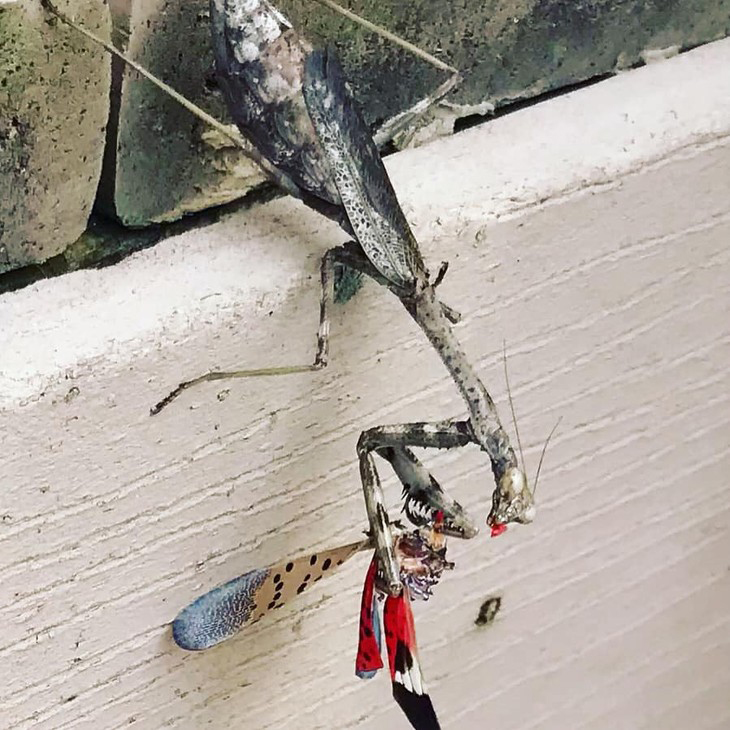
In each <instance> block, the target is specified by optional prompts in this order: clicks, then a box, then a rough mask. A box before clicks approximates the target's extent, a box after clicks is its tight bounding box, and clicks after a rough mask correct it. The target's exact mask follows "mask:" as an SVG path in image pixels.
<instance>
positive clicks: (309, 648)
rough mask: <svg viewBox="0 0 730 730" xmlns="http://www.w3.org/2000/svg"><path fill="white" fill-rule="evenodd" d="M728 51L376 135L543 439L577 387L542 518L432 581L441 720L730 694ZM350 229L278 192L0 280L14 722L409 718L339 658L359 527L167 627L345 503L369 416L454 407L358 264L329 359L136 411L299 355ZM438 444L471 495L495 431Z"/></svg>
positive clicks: (487, 375) (623, 718)
mask: <svg viewBox="0 0 730 730" xmlns="http://www.w3.org/2000/svg"><path fill="white" fill-rule="evenodd" d="M728 82H730V42H729V41H721V42H718V43H715V44H712V45H710V46H706V47H703V48H700V49H697V50H695V51H692V52H690V53H687V54H684V55H682V56H680V57H677V58H675V59H672V60H669V61H666V62H663V63H661V64H657V65H653V66H650V67H647V68H645V69H641V70H638V71H635V72H630V73H627V74H624V75H622V76H619V77H617V78H614V79H611V80H609V81H606V82H603V83H601V84H598V85H596V86H593V87H591V88H588V89H584V90H582V91H579V92H575V93H572V94H570V95H567V96H564V97H560V98H557V99H553V100H551V101H548V102H545V103H544V104H540V105H538V106H535V107H532V108H529V109H526V110H523V111H521V112H518V113H515V114H512V115H509V116H507V117H503V118H500V119H498V120H495V121H494V122H492V123H489V124H486V125H483V126H481V127H479V128H475V129H473V130H470V131H468V132H465V133H462V134H460V135H458V136H456V137H454V138H452V139H448V140H445V141H442V142H439V143H438V144H434V145H431V146H428V147H425V148H421V149H419V150H415V151H411V152H407V153H402V154H400V155H397V156H395V157H394V158H392V159H389V161H388V164H389V168H390V169H391V171H392V173H393V176H394V181H395V185H396V188H397V189H398V190H399V192H400V193H401V195H402V199H403V203H404V206H405V209H406V211H407V214H408V215H409V218H410V219H411V220H412V221H413V223H414V227H415V229H416V232H417V235H418V238H419V240H420V241H421V243H422V246H423V250H424V253H425V255H426V257H427V259H428V261H429V263H430V265H431V268H432V269H436V268H437V267H438V264H439V262H440V261H441V260H442V259H448V260H449V261H450V262H451V268H450V270H449V273H448V275H447V278H446V280H445V282H444V284H443V285H442V286H443V288H442V296H443V298H444V300H445V301H446V302H448V303H449V304H451V305H452V306H454V307H456V308H457V309H459V310H460V311H461V312H462V313H463V315H464V320H463V322H462V324H460V325H459V333H460V336H461V337H462V338H463V341H464V344H465V347H466V349H467V352H468V353H469V355H470V356H471V357H472V358H473V359H474V360H475V362H476V363H477V364H478V367H479V370H480V372H481V373H482V374H483V376H484V379H485V382H486V383H487V384H488V386H489V387H490V389H491V390H492V392H493V394H494V396H495V398H496V399H497V401H498V405H499V407H500V409H501V412H502V415H503V418H504V419H507V417H508V409H507V404H506V398H505V389H504V383H503V375H502V363H501V350H502V341H503V339H506V341H507V346H508V352H509V367H510V373H511V380H512V386H513V396H514V399H515V404H516V408H517V412H518V414H519V418H520V429H521V433H522V437H523V439H524V441H525V446H526V447H527V449H526V450H527V454H526V456H527V459H528V465H529V468H530V470H533V469H534V467H535V465H536V461H537V455H538V453H539V449H540V447H541V444H542V441H543V440H544V438H545V436H546V434H547V433H548V431H549V430H550V428H551V427H552V425H553V424H554V422H555V420H556V419H557V418H558V417H559V416H562V418H563V421H562V424H561V426H560V430H559V432H558V434H557V435H556V437H555V439H554V442H553V443H552V445H551V448H550V451H549V453H548V457H547V461H546V465H545V469H544V475H543V478H542V483H541V486H540V490H539V493H538V502H539V513H538V518H537V520H536V522H535V523H534V524H533V525H531V526H529V527H523V528H512V529H510V530H509V531H508V533H507V534H506V535H504V536H503V537H501V538H500V539H499V540H489V539H488V537H487V536H486V534H482V535H480V536H479V538H477V539H475V540H473V541H471V542H469V543H462V544H458V543H457V542H456V541H452V542H451V545H450V551H451V555H452V557H453V559H454V560H456V562H457V568H456V570H455V571H454V573H453V574H452V575H449V576H448V577H447V578H446V580H444V582H443V583H442V584H441V585H440V586H439V588H438V590H437V593H436V595H435V597H434V598H433V600H432V601H431V602H429V604H426V605H419V606H417V611H416V621H417V626H418V631H419V643H420V647H421V655H422V660H423V663H424V669H425V672H426V676H427V679H428V683H429V686H430V689H431V694H432V696H433V699H434V702H435V704H436V706H437V708H438V711H439V714H440V716H441V718H442V723H443V726H444V728H446V729H449V728H457V727H459V728H461V729H462V730H467V729H469V730H472V729H473V730H480V729H481V728H486V727H499V728H500V730H517V729H518V728H519V730H564V729H565V728H571V730H572V729H578V728H582V729H585V730H604V729H609V728H610V729H612V730H613V729H614V728H630V729H634V728H636V729H639V728H642V729H643V728H646V729H647V730H649V729H652V728H662V730H672V729H674V728H677V729H679V728H682V730H684V729H685V728H686V727H688V726H691V727H692V728H703V729H704V728H706V729H709V728H725V727H728V724H729V723H730V718H729V716H730V702H729V701H728V697H729V696H730V661H729V660H730V609H729V608H728V607H729V606H730V581H728V570H729V568H730V499H728V497H729V496H730V486H729V485H728V476H727V475H728V473H729V472H730V423H729V420H730V408H729V407H728V405H729V403H728V401H729V400H730V375H729V374H728V367H727V365H728V362H730V316H729V315H730V246H728V243H729V242H730V195H729V193H730V98H729V97H728V95H727V88H729V87H730V86H729V84H728ZM341 241H342V238H341V233H340V232H339V231H338V230H337V229H336V228H335V227H333V226H331V225H330V224H328V223H326V222H322V221H320V220H318V218H317V217H316V216H315V215H314V214H312V213H311V212H309V211H306V210H304V209H303V208H302V207H301V206H300V205H299V204H298V203H296V202H294V201H290V200H278V201H275V202H273V203H270V204H268V205H265V206H262V207H260V208H257V209H255V210H253V211H249V212H247V213H246V214H236V215H232V216H230V217H228V218H226V219H224V220H223V221H221V222H220V223H217V224H215V225H213V226H210V227H208V228H205V229H198V230H194V231H191V232H189V233H187V234H184V235H181V236H178V237H176V238H174V239H169V240H167V241H165V242H163V243H162V244H160V245H159V246H157V247H156V248H154V249H152V250H149V251H145V252H143V253H140V254H137V255H135V256H133V257H131V258H129V259H127V260H125V261H124V262H122V263H121V264H119V265H117V266H114V267H112V268H108V269H104V270H100V271H84V272H78V273H75V274H71V275H68V276H65V277H61V278H58V279H54V280H49V281H45V282H40V283H38V284H36V285H34V286H32V287H29V288H27V289H25V290H23V291H20V292H17V293H14V294H11V295H6V296H4V297H3V298H2V299H0V322H2V332H1V333H0V352H1V353H2V356H1V357H2V359H1V360H0V371H1V372H0V399H1V400H0V403H1V404H2V411H1V412H0V432H1V433H2V443H3V446H2V450H0V475H2V483H3V489H2V492H1V493H0V494H1V496H0V622H1V625H2V626H3V631H2V636H1V638H0V708H2V718H3V720H2V724H3V727H6V728H8V729H9V730H10V729H12V730H27V729H29V728H34V730H35V729H36V728H37V729H39V730H50V729H51V728H53V729H54V730H69V729H71V728H74V730H81V729H83V730H86V729H87V728H88V729H90V728H94V730H99V729H101V728H103V729H107V728H108V729H111V728H127V727H135V728H138V729H139V728H145V729H148V728H149V729H156V728H177V729H178V730H179V729H185V730H187V729H190V730H193V729H196V728H202V727H208V728H223V729H225V728H229V727H242V728H250V729H251V730H271V729H273V728H277V729H279V730H281V729H284V728H291V729H294V728H296V729H297V730H314V729H315V728H356V727H357V728H358V729H359V730H374V729H375V728H379V729H381V728H405V727H406V722H405V720H403V718H402V717H401V716H400V713H399V710H398V708H397V707H396V706H395V704H394V703H393V702H392V701H391V699H390V687H389V683H388V682H387V680H386V679H385V677H379V678H377V679H375V680H373V681H371V682H369V683H365V682H361V681H359V680H357V679H356V678H355V677H354V674H353V662H354V652H355V645H356V637H357V624H356V621H357V614H358V605H359V591H360V586H361V581H362V578H363V576H364V571H365V569H366V564H367V558H366V557H365V556H361V557H360V558H357V559H354V560H353V561H351V562H350V563H349V564H348V565H346V566H344V567H343V569H342V570H341V572H340V573H339V575H338V576H336V577H332V578H330V579H328V580H327V581H324V582H322V583H320V584H318V586H317V588H316V589H313V590H311V591H309V592H308V593H306V594H304V595H303V596H302V597H301V600H300V601H299V602H298V603H296V604H292V605H291V606H290V607H287V608H284V609H282V610H281V612H280V613H278V614H277V615H276V617H275V619H274V620H271V621H267V622H262V623H261V624H259V625H257V626H256V627H255V629H254V630H252V631H250V632H248V633H246V634H245V635H241V636H240V637H239V638H237V639H236V640H234V641H231V642H229V643H228V644H224V645H222V646H221V647H219V648H217V649H215V650H213V651H211V652H206V653H200V654H186V653H184V652H182V651H180V650H178V649H177V648H176V647H175V646H174V644H173V643H172V640H171V636H170V629H169V622H170V621H171V619H172V618H173V617H174V616H175V614H176V612H177V611H178V610H179V609H180V608H181V607H182V606H184V605H185V604H186V603H187V602H188V601H189V600H191V599H192V598H194V597H195V596H196V595H198V594H199V593H200V592H201V591H204V590H207V589H209V588H211V587H213V586H214V585H216V584H217V583H220V582H222V581H224V580H227V579H229V578H231V577H233V576H235V575H237V574H238V573H240V572H243V571H245V570H247V569H249V568H252V567H255V566H258V565H265V564H267V563H270V562H273V561H275V560H278V559H280V558H282V557H283V556H284V555H286V554H294V553H297V552H300V551H305V550H309V549H311V548H314V547H324V546H329V545H333V544H336V543H337V542H339V541H343V540H349V539H351V538H354V537H356V536H357V534H358V532H359V530H361V529H362V528H364V526H365V518H364V509H363V505H362V498H361V496H360V488H359V484H358V475H357V465H356V459H355V451H354V447H355V443H356V440H357V437H358V434H359V432H360V431H361V430H362V429H363V428H366V427H368V426H372V425H377V424H381V423H394V422H402V421H408V420H423V419H437V418H443V417H448V416H455V415H458V414H462V413H463V407H462V405H461V403H460V402H459V399H458V395H457V393H456V391H455V388H454V387H453V385H452V384H451V383H450V382H449V380H448V379H447V376H446V374H445V372H444V371H443V369H442V366H441V364H440V362H439V361H438V359H437V357H436V356H435V354H434V353H432V352H431V351H429V348H428V346H427V343H426V342H425V339H424V338H423V337H422V335H421V334H420V332H418V331H417V330H416V328H415V326H414V325H412V323H411V322H410V320H409V318H408V317H407V316H406V315H405V313H404V312H403V311H402V309H401V308H400V305H399V304H398V302H397V301H395V300H394V299H393V297H392V296H390V295H389V294H388V293H387V292H384V291H380V290H379V289H378V288H377V287H376V286H374V285H368V286H367V287H366V289H365V290H364V291H363V292H362V293H361V294H360V295H358V297H357V298H356V299H355V300H353V301H352V302H351V303H349V304H347V305H346V306H344V307H342V308H341V309H339V310H338V312H337V313H336V317H335V321H334V322H333V341H332V364H331V366H330V367H329V368H328V369H327V370H326V371H323V372H321V373H318V374H314V375H301V376H292V377H289V378H279V379H267V380H259V381H256V382H233V383H229V384H220V383H216V384H209V385H206V386H203V387H201V388H200V389H199V390H197V391H191V392H189V393H186V394H184V395H183V396H182V398H181V399H180V400H179V402H177V403H176V404H174V405H173V406H171V407H170V408H169V409H168V410H167V411H165V412H163V414H161V415H160V416H158V417H155V418H150V417H149V416H148V415H147V412H148V409H149V406H150V405H151V404H152V403H154V402H155V401H156V400H157V399H158V398H159V397H160V396H161V395H163V394H164V393H165V392H166V390H167V389H168V388H169V387H170V386H171V385H173V384H175V382H177V381H178V380H179V379H180V378H182V377H188V376H192V375H195V374H197V373H198V372H201V371H203V370H206V369H208V368H210V367H213V366H222V367H228V366H262V365H266V364H286V363H289V362H292V361H293V362H308V361H309V359H310V357H311V354H312V351H313V345H314V333H315V329H316V318H317V300H318V292H317V275H316V272H317V266H318V257H319V256H320V254H321V253H322V252H323V251H324V250H325V248H326V247H327V246H328V245H332V244H337V243H340V242H341ZM427 456H428V464H429V465H430V466H431V467H432V468H433V470H434V472H435V473H436V475H437V476H438V478H439V479H440V480H441V481H442V483H443V484H444V485H445V486H446V487H447V488H448V489H449V491H450V492H451V493H452V494H453V495H455V496H456V497H457V498H458V499H459V500H460V501H461V502H462V503H463V504H465V505H466V506H467V507H468V508H469V509H470V511H471V513H472V514H473V515H474V516H475V518H478V520H479V522H480V524H483V520H484V517H485V515H486V512H487V510H488V501H489V493H490V492H491V486H492V484H491V476H490V473H489V468H488V463H487V460H486V458H485V457H484V456H483V455H482V454H480V453H479V452H478V451H476V450H473V449H469V450H464V451H460V452H449V453H441V454H435V455H434V454H428V455H427ZM383 472H384V473H385V468H384V469H383ZM386 489H387V490H388V494H389V498H390V499H391V500H392V503H393V505H394V506H395V504H396V502H397V496H398V494H397V491H398V490H397V488H396V485H395V483H394V481H393V480H392V479H390V478H388V479H387V480H386ZM494 594H500V595H502V596H503V610H502V612H501V613H500V615H499V617H498V620H497V621H496V623H495V624H494V625H493V626H491V627H489V628H486V629H479V628H477V627H475V626H474V623H473V622H474V619H475V618H476V615H477V612H478V610H479V606H480V604H481V602H482V601H483V600H484V598H486V597H487V596H489V595H494Z"/></svg>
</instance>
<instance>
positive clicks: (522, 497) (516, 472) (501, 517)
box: [487, 466, 536, 537]
mask: <svg viewBox="0 0 730 730" xmlns="http://www.w3.org/2000/svg"><path fill="white" fill-rule="evenodd" d="M535 512H536V509H535V496H534V492H531V491H530V487H529V486H528V484H527V477H526V476H525V473H524V472H523V471H522V470H521V469H519V468H517V467H515V466H510V467H508V468H507V469H506V471H505V472H504V474H503V475H502V478H501V479H500V480H499V483H498V484H497V488H496V489H495V490H494V493H493V494H492V509H491V510H490V511H489V516H488V517H487V525H489V527H491V528H492V537H497V536H498V535H501V534H502V533H503V532H504V531H505V530H506V529H507V524H508V523H510V522H519V523H520V524H523V525H526V524H529V523H530V522H532V521H533V520H534V519H535Z"/></svg>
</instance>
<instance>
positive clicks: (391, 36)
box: [314, 0, 459, 74]
mask: <svg viewBox="0 0 730 730" xmlns="http://www.w3.org/2000/svg"><path fill="white" fill-rule="evenodd" d="M314 2H316V3H319V4H320V5H324V6H326V7H328V8H329V9H330V10H334V11H335V12H336V13H339V14H340V15H343V16H344V17H345V18H348V19H349V20H352V21H353V22H355V23H357V24H358V25H361V26H362V27H363V28H367V29H368V30H370V31H372V32H373V33H377V34H378V35H379V36H382V37H383V38H386V39H387V40H389V41H391V43H395V44H396V45H397V46H400V47H401V48H405V49H406V51H408V52H409V53H412V54H413V55H414V56H418V57H419V58H421V59H423V60H424V61H427V62H428V63H430V64H431V65H432V66H435V67H436V68H440V69H441V70H442V71H449V72H450V73H452V74H458V73H459V70H458V69H456V68H454V67H453V66H449V65H448V64H447V63H444V62H443V61H440V60H439V59H438V58H436V57H435V56H432V55H431V54H430V53H427V52H426V51H424V50H422V49H421V48H419V47H418V46H415V45H413V43H409V42H408V41H407V40H405V39H403V38H401V37H400V36H397V35H395V33H391V32H390V31H389V30H386V29H385V28H381V27H380V26H379V25H375V23H371V22H370V21H369V20H366V19H365V18H363V17H361V16H359V15H357V14H356V13H353V12H352V10H348V9H347V8H343V7H342V6H341V5H338V4H337V3H336V2H333V0H314Z"/></svg>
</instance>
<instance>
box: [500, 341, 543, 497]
mask: <svg viewBox="0 0 730 730" xmlns="http://www.w3.org/2000/svg"><path fill="white" fill-rule="evenodd" d="M502 362H503V363H504V382H505V383H506V384H507V398H508V400H509V409H510V412H511V413H512V425H513V426H514V427H515V435H516V436H517V446H518V448H519V449H520V459H521V461H522V468H523V469H524V467H525V454H524V453H523V451H522V441H521V439H520V429H519V428H517V417H516V416H515V404H514V403H513V402H512V389H511V388H510V387H509V374H508V373H507V341H506V340H502ZM551 435H552V434H551ZM548 440H549V439H548ZM540 463H542V457H540ZM539 473H540V470H539V469H538V474H539ZM535 486H537V483H535ZM532 493H533V494H534V493H535V491H534V490H533V492H532Z"/></svg>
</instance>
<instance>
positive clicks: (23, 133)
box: [0, 0, 110, 272]
mask: <svg viewBox="0 0 730 730" xmlns="http://www.w3.org/2000/svg"><path fill="white" fill-rule="evenodd" d="M59 8H60V9H61V10H63V11H64V12H67V13H69V14H71V15H73V16H74V17H75V18H77V19H78V20H79V22H83V23H84V25H86V26H87V27H88V28H90V29H91V30H93V31H94V32H96V33H97V34H99V35H102V36H105V35H106V36H107V37H108V33H109V14H108V10H107V8H106V6H105V5H104V3H103V2H101V0H66V1H64V2H59ZM109 84H110V63H109V59H108V57H107V55H106V54H105V53H104V52H103V51H102V50H100V49H98V48H95V47H93V46H92V45H91V44H90V43H89V41H87V40H86V39H85V38H83V37H82V36H80V35H78V34H77V33H76V32H74V31H73V30H72V29H70V28H68V27H66V26H63V25H61V24H60V23H58V22H57V21H56V20H51V21H50V23H49V15H48V14H47V13H46V12H45V11H44V10H43V9H42V8H41V5H40V2H38V0H23V2H15V3H9V2H3V3H2V4H0V272H3V271H7V270H10V269H14V268H18V267H21V266H25V265H28V264H34V263H41V262H43V261H45V260H47V259H48V258H50V257H52V256H54V255H56V254H58V253H60V252H61V251H63V250H64V248H66V246H67V245H69V244H70V243H72V242H73V241H74V240H76V239H77V238H78V237H79V236H80V235H81V233H82V232H83V230H84V228H85V227H86V223H87V220H88V217H89V212H90V211H91V207H92V205H93V203H94V196H95V195H96V190H97V186H98V183H99V174H100V172H101V163H102V157H103V153H104V131H105V125H106V121H107V116H108V108H109Z"/></svg>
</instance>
